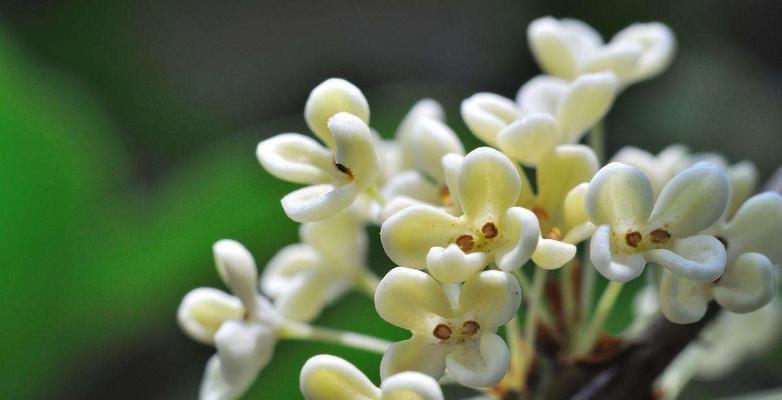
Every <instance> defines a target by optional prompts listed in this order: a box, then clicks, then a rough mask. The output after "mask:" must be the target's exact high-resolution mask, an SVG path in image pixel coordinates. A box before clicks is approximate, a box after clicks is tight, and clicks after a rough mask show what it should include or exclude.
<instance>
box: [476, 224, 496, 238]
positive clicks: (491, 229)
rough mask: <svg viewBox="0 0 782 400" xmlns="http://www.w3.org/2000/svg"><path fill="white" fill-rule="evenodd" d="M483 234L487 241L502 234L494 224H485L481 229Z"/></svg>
mask: <svg viewBox="0 0 782 400" xmlns="http://www.w3.org/2000/svg"><path fill="white" fill-rule="evenodd" d="M481 232H482V233H483V237H485V238H486V239H493V238H495V237H497V234H499V233H500V231H499V230H497V225H494V223H493V222H487V223H485V224H484V225H483V227H482V228H481Z"/></svg>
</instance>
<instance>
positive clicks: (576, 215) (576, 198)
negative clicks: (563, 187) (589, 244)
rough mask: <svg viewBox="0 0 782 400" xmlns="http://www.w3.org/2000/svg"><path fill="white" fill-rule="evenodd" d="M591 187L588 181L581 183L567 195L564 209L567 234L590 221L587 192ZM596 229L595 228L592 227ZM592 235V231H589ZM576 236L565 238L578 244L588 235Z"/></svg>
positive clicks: (567, 241)
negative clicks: (571, 238) (587, 212)
mask: <svg viewBox="0 0 782 400" xmlns="http://www.w3.org/2000/svg"><path fill="white" fill-rule="evenodd" d="M588 188H589V184H588V183H581V184H578V185H576V186H575V187H574V188H573V189H571V190H570V191H569V192H568V193H567V195H566V196H565V202H564V205H563V211H564V213H565V231H566V232H567V233H566V234H565V236H568V235H569V234H570V231H571V230H572V229H574V228H575V227H577V226H580V225H583V224H584V223H587V222H588V221H589V218H587V214H586V194H587V190H588ZM593 226H594V225H593ZM592 230H594V228H592ZM589 236H591V233H589ZM589 236H586V237H582V236H578V237H574V238H573V239H574V240H565V239H563V241H564V242H566V243H572V244H576V243H579V242H581V241H582V240H584V239H586V238H587V237H589Z"/></svg>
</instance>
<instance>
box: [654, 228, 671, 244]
mask: <svg viewBox="0 0 782 400" xmlns="http://www.w3.org/2000/svg"><path fill="white" fill-rule="evenodd" d="M649 237H650V239H649V240H651V241H652V243H665V242H667V241H668V240H670V239H671V234H670V233H668V231H666V230H665V229H655V230H653V231H652V232H650V233H649Z"/></svg>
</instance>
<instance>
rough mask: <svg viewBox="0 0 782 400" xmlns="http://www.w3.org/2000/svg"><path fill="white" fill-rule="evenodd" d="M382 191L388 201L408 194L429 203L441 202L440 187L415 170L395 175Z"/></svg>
mask: <svg viewBox="0 0 782 400" xmlns="http://www.w3.org/2000/svg"><path fill="white" fill-rule="evenodd" d="M382 192H383V197H385V198H386V200H387V201H391V200H393V199H394V198H396V197H398V196H406V197H410V198H413V199H417V200H421V201H423V202H426V203H429V204H439V203H440V189H439V188H438V187H437V186H435V185H433V184H432V183H431V182H429V181H428V180H426V178H424V177H423V175H421V173H420V172H418V171H415V170H408V171H402V172H400V173H398V174H396V175H394V176H393V177H391V179H389V180H388V182H386V184H385V186H383V191H382Z"/></svg>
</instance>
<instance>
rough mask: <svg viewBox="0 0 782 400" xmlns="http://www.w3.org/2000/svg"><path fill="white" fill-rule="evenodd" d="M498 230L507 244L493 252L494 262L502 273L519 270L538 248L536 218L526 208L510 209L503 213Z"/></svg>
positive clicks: (538, 228)
mask: <svg viewBox="0 0 782 400" xmlns="http://www.w3.org/2000/svg"><path fill="white" fill-rule="evenodd" d="M499 229H500V232H501V233H502V234H503V235H504V236H505V240H506V241H507V242H506V243H505V244H504V245H503V246H502V247H500V248H499V249H497V250H495V258H494V262H495V263H496V264H497V267H499V268H500V269H502V270H503V271H512V270H514V269H516V268H520V267H521V266H523V265H524V264H525V263H526V262H527V261H529V259H530V257H531V256H532V253H533V252H534V251H535V248H536V247H537V246H538V240H539V238H540V224H539V222H538V218H537V217H535V214H533V213H532V211H530V210H527V209H526V208H521V207H511V208H509V209H508V210H507V211H506V212H505V217H504V218H503V219H502V224H501V225H500V227H499Z"/></svg>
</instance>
